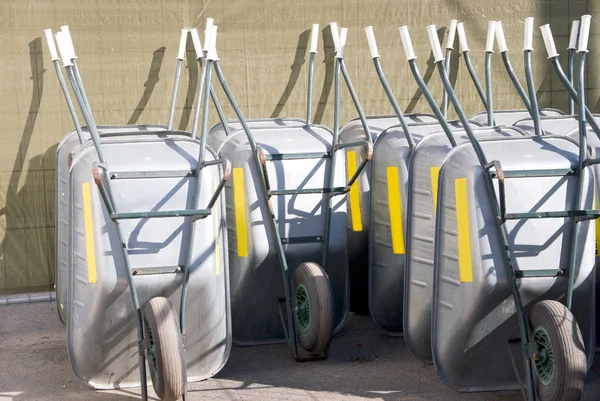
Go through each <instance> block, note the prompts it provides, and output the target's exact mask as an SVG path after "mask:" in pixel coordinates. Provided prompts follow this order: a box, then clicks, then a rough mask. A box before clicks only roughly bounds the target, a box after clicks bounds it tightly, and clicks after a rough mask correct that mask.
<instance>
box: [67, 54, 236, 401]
mask: <svg viewBox="0 0 600 401" xmlns="http://www.w3.org/2000/svg"><path fill="white" fill-rule="evenodd" d="M72 62H73V64H72V65H66V66H65V68H66V70H67V74H68V77H69V81H70V83H71V86H72V87H73V92H74V93H75V96H76V98H77V101H78V103H79V106H80V109H81V111H82V113H83V115H84V118H85V120H86V123H87V124H88V127H89V129H90V134H91V139H92V142H93V144H94V148H95V149H96V152H97V154H98V159H99V162H95V163H94V169H93V175H94V181H95V183H96V185H97V186H98V189H99V191H100V194H101V197H102V199H103V201H104V203H105V206H106V208H107V209H108V212H109V215H110V217H111V220H113V221H114V223H115V225H116V228H117V234H118V237H119V242H120V243H121V248H122V252H123V259H124V261H125V267H126V271H127V281H128V285H129V288H130V293H131V297H132V302H133V305H134V309H135V311H136V326H137V341H138V344H137V345H138V353H139V371H140V381H141V393H142V394H141V395H142V400H144V401H146V400H147V399H148V390H147V377H146V357H145V345H144V329H143V317H142V310H141V305H140V301H139V298H138V294H137V290H136V285H135V281H134V278H133V276H134V275H137V274H140V271H143V270H144V269H136V272H135V273H134V272H133V271H132V269H131V264H130V260H129V254H128V252H127V250H128V247H127V242H126V241H125V238H124V236H123V232H122V229H121V225H120V224H119V220H121V219H138V218H153V217H183V216H189V217H191V218H190V224H191V233H190V237H189V243H188V254H187V260H186V264H185V265H184V266H182V267H181V268H180V269H178V270H175V272H179V273H183V274H184V280H183V283H182V291H181V305H180V316H179V319H180V334H181V339H182V343H183V345H184V349H185V346H186V340H185V310H186V295H187V284H188V281H189V273H190V272H189V265H190V263H191V255H192V246H193V241H194V228H195V222H196V220H198V219H204V218H206V217H208V216H210V215H211V214H212V211H211V208H212V207H213V206H214V204H215V203H216V201H217V199H218V197H219V195H220V193H221V192H222V190H223V188H224V186H225V182H226V181H227V180H228V179H229V172H230V170H231V164H230V163H229V161H228V160H215V161H214V162H209V163H206V162H205V161H204V153H205V148H206V131H207V124H208V101H207V98H206V97H205V102H204V115H203V122H202V137H201V141H200V150H199V158H198V164H197V166H196V170H195V174H194V175H195V177H196V187H195V190H196V191H195V193H194V196H193V204H194V207H193V209H182V210H174V211H162V212H141V213H119V212H118V209H117V207H116V203H115V201H114V197H113V195H112V190H111V185H110V181H111V179H112V176H111V174H110V172H109V169H108V165H107V163H106V159H105V158H104V155H103V152H102V147H101V143H100V136H99V133H98V130H97V127H96V123H95V121H94V118H93V114H92V111H91V108H90V105H89V103H88V101H87V97H86V96H85V89H84V87H83V82H82V81H81V77H80V76H79V73H78V72H77V69H76V66H75V63H74V60H72ZM207 70H208V71H209V72H208V74H207V79H203V81H201V82H200V83H199V88H198V92H199V94H200V93H201V90H202V87H203V83H204V81H206V82H205V83H204V84H205V85H206V86H207V87H210V64H209V68H208V69H207ZM203 76H204V75H203ZM207 93H208V90H207ZM198 98H199V96H198ZM199 107H200V105H199V104H197V105H196V108H197V109H199ZM195 123H197V121H196V122H195ZM195 129H196V127H194V131H195ZM193 137H194V135H192V138H193ZM223 164H224V165H225V168H224V170H225V171H224V174H223V176H222V178H221V182H220V184H219V185H218V186H217V189H216V190H215V192H214V194H213V196H212V198H211V200H210V201H209V205H208V208H207V209H198V203H199V197H200V190H201V185H200V183H201V179H202V171H203V169H204V167H207V166H215V165H217V166H218V165H223ZM163 176H169V175H168V174H167V175H163ZM157 177H158V178H160V177H161V176H160V175H157ZM115 178H116V177H115ZM148 270H151V269H148ZM159 270H160V269H159ZM171 272H172V271H171ZM153 273H154V274H156V273H158V274H160V272H155V271H151V272H150V271H148V272H147V273H145V274H153ZM141 274H144V273H141ZM185 388H186V389H185V390H184V396H185V392H186V391H187V379H186V386H185Z"/></svg>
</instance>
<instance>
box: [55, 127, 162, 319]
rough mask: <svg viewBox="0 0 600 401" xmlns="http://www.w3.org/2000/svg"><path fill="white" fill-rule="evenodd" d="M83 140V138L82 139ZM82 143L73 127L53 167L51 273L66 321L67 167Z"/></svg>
mask: <svg viewBox="0 0 600 401" xmlns="http://www.w3.org/2000/svg"><path fill="white" fill-rule="evenodd" d="M97 128H98V133H99V134H100V137H101V138H108V137H114V136H123V135H136V136H137V135H144V134H151V133H155V132H160V131H165V130H166V129H167V127H166V126H165V125H158V124H156V125H155V124H148V125H145V124H139V125H105V126H102V125H101V126H99V127H97ZM81 132H82V134H83V136H84V141H88V140H89V139H90V131H89V128H88V127H85V126H84V127H81ZM84 143H85V142H84ZM82 146H83V145H82V144H81V143H80V141H79V137H78V135H77V131H76V130H73V131H71V132H69V133H68V134H67V135H65V136H64V137H63V139H62V140H61V141H60V142H59V143H58V147H57V149H56V170H55V185H56V187H55V191H56V202H55V213H56V217H55V219H56V227H55V238H56V255H55V262H56V271H55V275H54V286H55V289H56V303H57V305H58V307H57V308H56V309H57V311H58V317H59V319H60V321H61V322H63V323H66V313H67V311H66V308H67V285H66V284H67V277H66V271H67V261H68V256H67V254H68V246H69V245H68V235H69V232H70V229H69V226H68V215H69V167H70V165H71V160H72V158H73V157H74V156H75V153H76V152H77V151H78V150H80V149H81V147H82Z"/></svg>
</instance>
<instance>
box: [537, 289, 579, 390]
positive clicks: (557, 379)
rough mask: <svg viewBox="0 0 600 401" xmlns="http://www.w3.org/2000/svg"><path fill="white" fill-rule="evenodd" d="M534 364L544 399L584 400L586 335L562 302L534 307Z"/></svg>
mask: <svg viewBox="0 0 600 401" xmlns="http://www.w3.org/2000/svg"><path fill="white" fill-rule="evenodd" d="M529 321H530V324H531V336H530V339H529V340H530V343H531V350H532V351H531V363H532V368H533V371H534V373H533V377H534V384H535V389H536V392H537V394H538V397H539V398H540V400H541V401H576V400H579V399H581V396H582V394H583V386H584V384H585V380H586V375H587V361H586V356H585V346H584V344H583V336H582V335H581V331H580V329H579V326H578V325H577V322H576V321H575V317H574V316H573V314H572V313H571V311H570V310H569V309H568V308H567V307H566V306H565V305H563V304H562V303H560V302H557V301H551V300H546V301H541V302H538V303H537V304H535V305H534V306H533V308H532V309H531V314H530V317H529Z"/></svg>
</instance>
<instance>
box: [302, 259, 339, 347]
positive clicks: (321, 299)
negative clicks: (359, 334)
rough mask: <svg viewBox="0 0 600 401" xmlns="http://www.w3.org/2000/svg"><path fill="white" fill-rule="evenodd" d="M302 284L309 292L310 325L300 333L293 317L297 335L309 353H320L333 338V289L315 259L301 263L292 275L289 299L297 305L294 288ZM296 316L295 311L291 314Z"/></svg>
mask: <svg viewBox="0 0 600 401" xmlns="http://www.w3.org/2000/svg"><path fill="white" fill-rule="evenodd" d="M300 284H303V285H304V287H306V292H307V293H308V299H309V302H310V305H311V308H310V325H309V327H308V331H307V332H306V333H302V332H301V331H300V329H299V325H298V321H297V320H296V335H297V337H298V341H299V342H300V346H301V347H302V348H304V349H305V350H306V351H307V352H309V353H311V354H321V353H323V352H324V351H325V350H326V349H327V347H329V344H330V343H331V339H332V338H333V329H334V327H333V325H334V317H335V316H334V309H333V290H332V289H331V283H330V282H329V277H328V276H327V273H326V272H325V270H323V269H322V268H321V266H319V265H318V264H316V263H313V262H305V263H301V264H300V265H299V266H298V267H296V270H294V274H293V276H292V299H293V301H292V302H293V305H294V310H295V309H296V306H297V305H296V288H297V287H298V285H300ZM294 319H296V314H294Z"/></svg>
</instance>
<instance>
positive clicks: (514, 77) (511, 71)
mask: <svg viewBox="0 0 600 401" xmlns="http://www.w3.org/2000/svg"><path fill="white" fill-rule="evenodd" d="M502 61H504V67H505V68H506V72H507V73H508V76H509V77H510V80H511V81H512V83H513V85H514V86H515V89H516V90H517V93H518V94H519V97H520V98H521V101H522V102H523V105H525V108H526V109H527V111H528V112H529V114H531V103H530V102H529V98H528V97H527V94H526V93H525V89H523V86H522V85H521V82H520V81H519V78H518V77H517V74H516V73H515V70H514V69H513V68H512V65H511V64H510V59H509V58H508V51H505V52H502Z"/></svg>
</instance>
